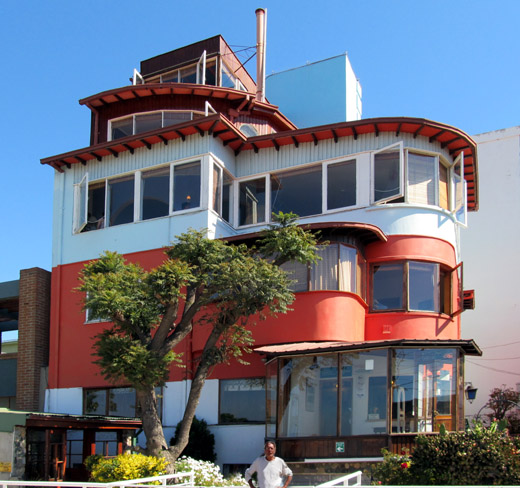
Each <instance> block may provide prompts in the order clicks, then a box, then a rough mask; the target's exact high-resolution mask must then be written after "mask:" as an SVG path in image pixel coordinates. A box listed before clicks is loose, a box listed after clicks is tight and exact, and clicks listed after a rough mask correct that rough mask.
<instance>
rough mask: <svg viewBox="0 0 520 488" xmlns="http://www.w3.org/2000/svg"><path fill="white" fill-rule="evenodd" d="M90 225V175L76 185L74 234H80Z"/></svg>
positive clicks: (86, 175)
mask: <svg viewBox="0 0 520 488" xmlns="http://www.w3.org/2000/svg"><path fill="white" fill-rule="evenodd" d="M87 223H88V173H85V175H84V176H83V178H81V181H80V182H79V183H76V184H75V185H74V225H73V233H74V234H79V233H80V232H81V231H82V230H83V229H84V228H85V226H86V225H87Z"/></svg>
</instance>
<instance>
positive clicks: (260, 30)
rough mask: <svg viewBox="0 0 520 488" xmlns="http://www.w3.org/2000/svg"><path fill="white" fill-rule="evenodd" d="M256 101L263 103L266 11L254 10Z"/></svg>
mask: <svg viewBox="0 0 520 488" xmlns="http://www.w3.org/2000/svg"><path fill="white" fill-rule="evenodd" d="M255 13H256V99H257V100H258V101H259V102H265V37H266V28H267V10H266V9H263V8H259V9H256V12H255Z"/></svg>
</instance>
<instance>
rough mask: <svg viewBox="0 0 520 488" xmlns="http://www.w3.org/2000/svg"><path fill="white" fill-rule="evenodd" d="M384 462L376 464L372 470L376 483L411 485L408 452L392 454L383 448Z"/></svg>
mask: <svg viewBox="0 0 520 488" xmlns="http://www.w3.org/2000/svg"><path fill="white" fill-rule="evenodd" d="M382 453H383V462H381V463H379V464H378V465H376V466H375V467H374V468H373V469H372V471H371V473H370V474H371V475H372V479H373V480H375V481H376V483H374V484H383V485H394V486H396V485H409V484H412V483H411V477H410V465H411V463H410V457H409V456H408V455H406V454H402V455H397V454H392V453H391V452H389V451H388V450H387V449H383V450H382Z"/></svg>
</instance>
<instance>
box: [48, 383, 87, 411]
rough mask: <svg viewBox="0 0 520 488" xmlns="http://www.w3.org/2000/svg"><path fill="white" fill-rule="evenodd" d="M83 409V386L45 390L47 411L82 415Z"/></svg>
mask: <svg viewBox="0 0 520 488" xmlns="http://www.w3.org/2000/svg"><path fill="white" fill-rule="evenodd" d="M82 410H83V389H82V388H54V389H52V390H47V391H46V392H45V411H46V412H49V413H66V414H71V415H81V414H82V413H83V411H82Z"/></svg>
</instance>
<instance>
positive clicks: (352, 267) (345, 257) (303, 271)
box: [282, 243, 365, 297]
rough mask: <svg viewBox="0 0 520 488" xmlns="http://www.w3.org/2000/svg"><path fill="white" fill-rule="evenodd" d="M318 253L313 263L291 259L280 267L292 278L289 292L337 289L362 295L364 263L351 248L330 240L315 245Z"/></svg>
mask: <svg viewBox="0 0 520 488" xmlns="http://www.w3.org/2000/svg"><path fill="white" fill-rule="evenodd" d="M318 254H319V256H320V257H321V260H320V261H318V262H317V263H312V264H301V263H298V262H295V261H291V262H288V263H284V264H283V265H282V269H283V270H284V271H285V272H287V273H288V274H289V278H290V279H291V280H293V283H292V284H291V290H292V291H293V292H299V291H308V290H312V291H314V290H340V291H349V292H352V293H357V294H358V295H360V296H361V297H364V286H363V283H364V281H365V280H364V269H365V262H364V259H363V258H362V257H361V256H360V254H359V253H358V252H357V250H356V249H355V248H353V247H350V246H347V245H345V244H338V243H334V244H330V245H328V246H319V249H318Z"/></svg>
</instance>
